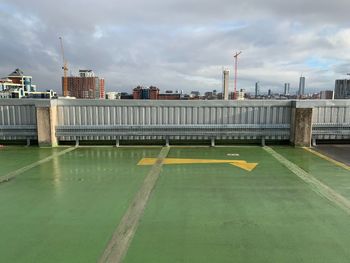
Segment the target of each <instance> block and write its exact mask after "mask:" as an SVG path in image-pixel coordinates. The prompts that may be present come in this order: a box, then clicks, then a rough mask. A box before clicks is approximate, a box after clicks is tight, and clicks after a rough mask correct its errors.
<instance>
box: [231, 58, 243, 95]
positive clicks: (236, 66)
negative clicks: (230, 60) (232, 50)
mask: <svg viewBox="0 0 350 263" xmlns="http://www.w3.org/2000/svg"><path fill="white" fill-rule="evenodd" d="M240 54H242V51H240V52H236V54H235V55H234V56H233V57H234V59H235V90H234V93H233V99H234V100H236V99H237V73H238V56H239V55H240Z"/></svg>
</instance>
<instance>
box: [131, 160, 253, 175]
mask: <svg viewBox="0 0 350 263" xmlns="http://www.w3.org/2000/svg"><path fill="white" fill-rule="evenodd" d="M156 161H157V158H143V159H141V160H140V161H139V163H138V164H137V165H154V164H155V163H156ZM219 163H228V164H231V165H233V166H237V167H239V168H241V169H243V170H246V171H249V172H251V171H252V170H254V169H255V167H256V166H257V165H258V164H257V163H248V162H246V161H244V160H212V159H182V158H165V159H164V161H163V164H219Z"/></svg>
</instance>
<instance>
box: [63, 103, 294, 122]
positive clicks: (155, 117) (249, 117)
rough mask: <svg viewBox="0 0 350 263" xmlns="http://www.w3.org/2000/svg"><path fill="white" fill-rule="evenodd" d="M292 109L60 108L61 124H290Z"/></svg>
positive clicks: (184, 107) (275, 107)
mask: <svg viewBox="0 0 350 263" xmlns="http://www.w3.org/2000/svg"><path fill="white" fill-rule="evenodd" d="M288 123H290V107H288V106H272V107H267V106H265V107H248V106H242V107H218V106H215V107H210V106H205V105H203V106H202V107H192V106H59V107H58V125H162V124H164V125H166V124H171V125H186V124H188V125H190V124H192V125H195V124H288Z"/></svg>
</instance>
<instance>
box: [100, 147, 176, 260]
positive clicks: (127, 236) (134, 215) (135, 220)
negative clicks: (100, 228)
mask: <svg viewBox="0 0 350 263" xmlns="http://www.w3.org/2000/svg"><path fill="white" fill-rule="evenodd" d="M169 150H170V147H164V148H162V150H161V151H160V153H159V155H158V158H156V162H155V163H154V164H153V166H152V169H151V170H150V172H149V173H148V174H147V176H146V178H145V180H144V181H143V184H142V186H141V188H140V190H139V191H138V192H137V193H136V195H135V197H134V199H133V201H132V202H131V203H130V206H129V208H128V210H127V211H126V212H125V214H124V216H123V218H122V219H121V221H120V223H119V225H118V227H117V228H116V230H115V231H114V233H113V235H112V238H111V239H110V241H109V243H108V245H107V247H106V249H105V250H104V252H103V254H102V256H101V258H100V259H99V261H98V262H99V263H102V262H115V263H119V262H122V260H123V258H124V256H125V255H126V252H127V251H128V248H129V245H130V243H131V240H132V239H133V237H134V234H135V232H136V230H137V227H138V225H139V221H140V219H141V217H142V215H143V212H144V210H145V208H146V205H147V203H148V200H149V198H150V196H151V194H152V191H153V189H154V187H155V185H156V183H157V180H158V178H159V175H160V172H161V170H162V165H163V162H164V159H165V157H166V156H167V155H168V153H169Z"/></svg>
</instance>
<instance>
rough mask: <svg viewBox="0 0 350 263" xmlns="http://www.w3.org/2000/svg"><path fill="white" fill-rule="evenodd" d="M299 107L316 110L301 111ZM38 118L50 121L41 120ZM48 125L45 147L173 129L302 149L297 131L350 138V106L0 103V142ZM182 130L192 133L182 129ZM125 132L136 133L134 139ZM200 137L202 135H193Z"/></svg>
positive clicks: (65, 101) (187, 134) (306, 103)
mask: <svg viewBox="0 0 350 263" xmlns="http://www.w3.org/2000/svg"><path fill="white" fill-rule="evenodd" d="M298 108H299V109H311V110H305V111H303V110H296V109H298ZM44 113H45V114H44ZM306 113H307V114H310V113H311V114H312V123H309V124H307V125H301V124H300V123H298V122H295V120H296V119H297V118H298V119H303V120H309V119H311V118H309V117H308V116H305V114H306ZM298 114H301V115H302V116H297V115H298ZM38 116H39V117H40V116H46V117H47V118H50V120H49V121H47V120H43V121H42V122H41V121H40V120H41V119H40V118H41V117H40V118H38ZM46 117H45V118H46ZM37 118H38V119H37ZM39 124H40V125H39ZM44 124H45V125H44ZM47 125H49V126H50V129H48V130H49V133H50V134H48V135H47V134H46V135H45V136H44V135H42V136H44V137H45V144H47V143H49V144H50V143H51V144H55V143H52V142H53V141H56V140H57V139H58V140H75V139H77V137H79V136H80V135H79V134H80V133H82V132H85V134H90V135H91V136H82V137H81V138H80V139H87V140H96V139H102V140H107V139H116V138H117V137H118V138H119V139H145V138H146V139H154V138H164V136H166V133H164V136H160V135H159V131H162V130H164V131H166V130H168V132H169V134H172V136H173V138H175V137H174V131H179V133H180V134H179V136H177V137H176V138H178V139H181V138H182V139H203V138H213V136H214V135H215V134H216V132H217V133H218V136H214V137H216V138H217V139H244V138H246V139H256V138H266V139H290V140H291V142H292V143H294V144H296V145H298V142H297V141H299V139H298V140H297V141H293V139H294V138H296V133H303V134H308V133H310V131H308V129H310V130H311V132H312V138H313V139H328V138H330V139H331V138H334V139H347V138H350V102H349V101H347V100H333V101H324V100H317V101H316V100H315V101H272V100H267V101H261V100H256V101H255V100H248V101H150V100H148V101H146V100H114V101H108V100H69V99H59V100H51V101H50V100H30V99H28V100H26V99H21V100H18V99H7V100H6V99H2V100H0V139H3V140H4V139H5V140H16V139H23V138H29V139H36V138H37V134H38V132H37V127H40V129H41V130H40V133H42V131H43V130H46V128H45V127H46V126H47ZM300 125H301V126H300ZM181 127H182V128H184V129H187V130H184V129H183V130H181V129H180V128H181ZM311 127H312V128H311ZM147 129H148V130H147ZM151 129H152V132H155V133H154V134H157V136H153V137H152V136H146V137H145V136H141V135H142V134H143V133H140V134H138V133H137V132H136V131H140V132H141V131H142V132H144V133H147V132H150V131H151ZM157 129H158V130H157ZM196 129H200V130H201V131H202V133H198V131H196ZM89 131H92V133H91V132H90V133H89ZM126 131H134V133H135V134H132V135H129V134H128V132H126ZM171 131H172V133H171ZM194 131H196V132H197V133H196V132H194ZM301 131H302V132H301ZM56 132H57V136H56ZM93 132H95V134H94V133H93ZM124 133H126V134H125V135H123V134H124ZM129 133H130V132H129ZM112 134H113V135H115V136H112ZM198 134H200V135H201V136H194V135H198ZM182 135H183V136H182ZM231 135H232V136H231ZM303 136H304V135H303ZM310 136H311V135H310ZM291 137H293V138H291ZM305 140H306V141H307V140H308V138H302V139H301V141H300V143H302V141H304V142H305ZM39 141H40V139H39ZM43 143H44V141H43ZM304 144H305V143H304Z"/></svg>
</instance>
